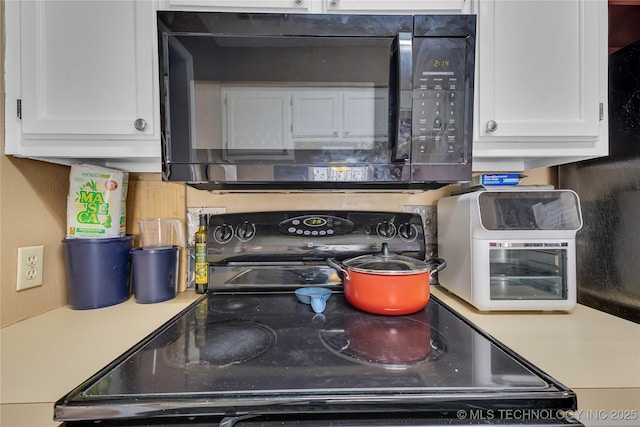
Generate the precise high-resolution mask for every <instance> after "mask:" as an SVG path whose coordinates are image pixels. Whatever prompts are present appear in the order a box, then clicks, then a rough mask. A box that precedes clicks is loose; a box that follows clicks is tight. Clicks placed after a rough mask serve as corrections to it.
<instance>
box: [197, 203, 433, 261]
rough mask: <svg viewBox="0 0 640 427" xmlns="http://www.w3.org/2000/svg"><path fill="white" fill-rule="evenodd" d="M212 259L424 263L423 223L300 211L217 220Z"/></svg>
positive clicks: (407, 217) (406, 216)
mask: <svg viewBox="0 0 640 427" xmlns="http://www.w3.org/2000/svg"><path fill="white" fill-rule="evenodd" d="M207 237H208V239H207V260H208V261H209V263H211V264H220V265H222V264H228V263H232V262H252V263H260V262H291V261H296V262H300V261H301V262H305V261H322V260H324V259H326V258H339V259H345V258H350V257H353V256H358V255H363V254H370V253H376V252H379V251H380V250H381V248H382V243H387V245H388V246H389V250H390V251H392V252H395V253H399V254H403V255H406V256H413V257H416V258H421V259H424V254H425V239H424V229H423V226H422V218H421V217H420V216H419V215H417V214H412V213H406V212H370V211H356V212H352V211H313V212H306V211H304V212H303V211H295V212H283V211H275V212H248V213H236V214H222V215H213V216H211V217H210V219H209V228H208V236H207Z"/></svg>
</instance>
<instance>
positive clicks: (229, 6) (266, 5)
mask: <svg viewBox="0 0 640 427" xmlns="http://www.w3.org/2000/svg"><path fill="white" fill-rule="evenodd" d="M145 1H146V0H145ZM317 1H318V0H268V1H267V0H161V1H160V2H159V5H160V9H177V10H209V11H217V12H298V13H300V12H311V11H312V7H313V5H314V3H317Z"/></svg>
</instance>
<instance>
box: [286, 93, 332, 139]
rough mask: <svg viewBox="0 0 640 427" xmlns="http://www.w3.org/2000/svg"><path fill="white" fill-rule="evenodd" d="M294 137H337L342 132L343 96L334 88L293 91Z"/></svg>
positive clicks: (292, 129) (292, 127)
mask: <svg viewBox="0 0 640 427" xmlns="http://www.w3.org/2000/svg"><path fill="white" fill-rule="evenodd" d="M291 106H292V116H293V120H292V126H291V133H292V136H293V138H337V137H338V136H340V134H341V133H342V123H341V115H342V96H341V94H340V92H338V91H334V90H322V89H320V90H307V89H301V90H296V91H294V92H292V93H291Z"/></svg>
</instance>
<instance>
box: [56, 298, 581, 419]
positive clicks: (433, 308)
mask: <svg viewBox="0 0 640 427" xmlns="http://www.w3.org/2000/svg"><path fill="white" fill-rule="evenodd" d="M514 402H515V403H514ZM514 404H517V405H524V406H525V407H526V406H527V405H531V406H532V407H537V408H544V407H550V408H551V407H553V408H563V409H571V408H572V407H573V406H575V397H574V395H573V393H572V392H570V391H568V390H567V389H565V388H564V387H563V386H562V385H559V384H556V383H555V382H554V381H553V380H552V379H550V378H548V377H547V376H546V375H545V374H543V373H541V372H539V371H538V370H537V369H536V368H535V367H533V366H530V365H529V364H528V363H526V362H525V361H523V360H521V359H520V358H519V357H518V356H517V355H515V354H513V353H512V352H511V351H509V350H508V349H506V348H504V347H503V346H501V345H500V344H499V343H497V342H494V341H493V340H491V339H490V338H489V337H487V336H485V335H484V334H483V333H481V332H480V331H478V330H476V329H475V327H473V326H472V325H470V324H468V323H467V322H466V321H463V320H462V319H461V318H459V317H458V316H457V315H456V314H455V313H453V312H452V311H451V310H450V309H449V308H447V307H446V306H444V305H443V304H442V303H441V302H440V301H438V300H437V298H435V297H433V296H432V297H431V300H430V302H429V304H428V305H427V307H426V308H425V309H424V310H422V311H420V312H418V313H415V314H413V315H409V316H378V315H372V314H368V313H364V312H361V311H358V310H357V309H355V308H353V307H352V306H351V305H349V304H348V302H347V301H346V300H345V298H344V295H343V294H342V293H341V292H338V291H334V292H333V294H332V296H331V297H330V298H329V300H328V302H327V307H326V310H325V312H324V313H323V314H315V313H314V312H313V311H312V309H311V307H310V306H309V305H306V304H302V303H300V302H298V300H297V299H296V297H295V295H294V294H293V292H291V291H289V292H270V293H259V292H238V291H236V292H231V291H214V292H210V293H209V294H208V295H205V296H203V297H202V298H201V299H199V300H198V301H197V302H195V303H194V304H193V305H192V306H190V307H189V308H187V309H186V310H185V311H184V312H183V313H181V314H180V315H178V316H176V317H175V318H174V319H172V320H171V321H169V322H168V323H166V324H165V325H164V326H163V327H162V328H160V329H159V330H158V331H156V332H155V333H154V334H152V335H151V336H149V337H148V338H147V339H145V340H144V341H142V342H141V343H139V344H138V345H137V346H135V347H134V348H132V349H131V350H130V351H128V352H127V353H125V354H124V355H123V356H122V357H120V358H119V359H117V360H116V361H114V362H113V363H112V364H110V365H109V366H107V367H106V368H104V369H103V370H102V371H101V372H99V373H98V374H96V375H95V376H94V377H93V378H90V379H89V380H88V381H86V382H85V383H84V384H82V385H81V386H79V387H78V388H77V389H76V390H74V391H72V392H71V393H70V394H69V395H67V396H66V397H65V398H63V399H61V400H60V401H59V402H57V403H56V409H55V411H56V412H55V413H56V419H57V420H67V421H72V420H80V419H82V420H103V419H111V418H113V419H117V418H127V417H134V418H135V417H147V416H153V415H154V414H155V415H158V414H161V415H162V416H169V415H171V416H183V415H189V416H195V417H197V416H200V415H205V414H206V415H207V416H211V415H217V416H221V417H223V416H229V415H230V414H231V415H234V416H236V415H238V414H256V413H262V414H264V413H267V414H269V413H283V412H296V411H299V412H307V413H309V412H314V413H328V412H345V411H348V412H351V411H353V412H359V413H365V412H371V411H373V412H377V411H380V412H388V411H405V410H408V408H415V407H416V405H419V407H420V410H421V411H427V412H428V411H432V410H433V411H438V412H439V413H441V412H442V411H443V410H444V409H448V410H455V409H459V408H471V407H476V408H484V409H490V408H498V407H500V408H504V407H505V405H514ZM510 407H511V406H510Z"/></svg>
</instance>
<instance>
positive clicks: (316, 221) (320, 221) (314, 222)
mask: <svg viewBox="0 0 640 427" xmlns="http://www.w3.org/2000/svg"><path fill="white" fill-rule="evenodd" d="M303 222H304V225H308V226H309V227H322V226H323V225H325V224H326V223H327V220H326V219H324V218H318V217H312V218H307V219H305V220H304V221H303Z"/></svg>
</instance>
